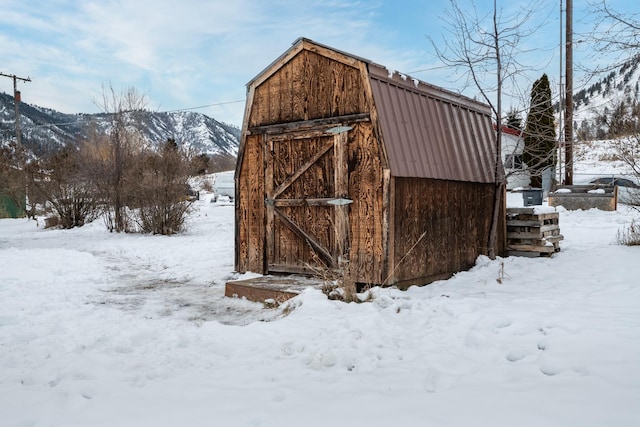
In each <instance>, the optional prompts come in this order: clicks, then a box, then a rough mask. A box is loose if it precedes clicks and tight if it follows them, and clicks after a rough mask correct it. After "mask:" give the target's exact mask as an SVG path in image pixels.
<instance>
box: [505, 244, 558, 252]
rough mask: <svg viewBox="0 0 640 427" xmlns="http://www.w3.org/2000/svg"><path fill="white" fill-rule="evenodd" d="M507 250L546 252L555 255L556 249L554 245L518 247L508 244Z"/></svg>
mask: <svg viewBox="0 0 640 427" xmlns="http://www.w3.org/2000/svg"><path fill="white" fill-rule="evenodd" d="M507 250H512V251H524V252H545V253H553V252H555V248H554V247H553V245H545V246H538V245H516V244H512V243H508V242H507Z"/></svg>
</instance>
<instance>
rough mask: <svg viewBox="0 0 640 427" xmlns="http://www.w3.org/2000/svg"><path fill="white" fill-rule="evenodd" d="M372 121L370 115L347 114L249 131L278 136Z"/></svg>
mask: <svg viewBox="0 0 640 427" xmlns="http://www.w3.org/2000/svg"><path fill="white" fill-rule="evenodd" d="M370 120H371V116H370V114H369V113H357V114H347V115H342V116H333V117H324V118H320V119H311V120H301V121H295V122H286V123H274V124H269V125H263V126H253V127H250V128H249V129H248V132H249V133H250V134H256V133H267V134H270V135H277V134H281V133H288V132H301V131H305V130H309V131H313V132H317V131H318V129H321V128H324V127H326V128H329V127H331V126H335V125H340V124H344V125H346V124H353V123H360V122H368V121H370Z"/></svg>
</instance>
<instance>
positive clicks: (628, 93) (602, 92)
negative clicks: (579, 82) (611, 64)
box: [573, 55, 640, 140]
mask: <svg viewBox="0 0 640 427" xmlns="http://www.w3.org/2000/svg"><path fill="white" fill-rule="evenodd" d="M573 101H574V129H575V131H576V136H577V137H578V138H579V139H580V140H593V139H606V138H610V137H612V136H615V135H611V134H610V130H611V129H610V125H611V123H615V122H616V120H618V119H620V118H621V116H622V115H623V114H631V115H632V116H635V117H637V116H638V101H640V55H636V56H634V57H633V58H631V59H629V60H628V61H627V62H625V63H624V64H622V65H621V66H620V67H619V68H618V69H617V70H614V71H611V72H609V73H608V74H606V75H604V76H602V77H601V78H600V79H598V80H597V81H596V82H595V83H592V84H591V85H590V86H588V87H585V88H582V89H578V90H577V91H575V90H574V96H573Z"/></svg>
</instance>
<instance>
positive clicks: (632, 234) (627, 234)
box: [618, 220, 640, 246]
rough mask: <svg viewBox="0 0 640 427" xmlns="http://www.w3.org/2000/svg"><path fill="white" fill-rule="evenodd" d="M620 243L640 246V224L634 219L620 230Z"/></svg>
mask: <svg viewBox="0 0 640 427" xmlns="http://www.w3.org/2000/svg"><path fill="white" fill-rule="evenodd" d="M618 243H619V244H621V245H626V246H640V224H638V223H637V222H636V221H635V220H633V221H631V224H629V225H627V226H626V227H625V228H624V229H622V230H618Z"/></svg>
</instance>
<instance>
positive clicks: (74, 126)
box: [0, 93, 240, 157]
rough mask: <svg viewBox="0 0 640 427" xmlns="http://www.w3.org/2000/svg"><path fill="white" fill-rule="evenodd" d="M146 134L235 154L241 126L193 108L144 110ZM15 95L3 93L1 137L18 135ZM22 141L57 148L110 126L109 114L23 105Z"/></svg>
mask: <svg viewBox="0 0 640 427" xmlns="http://www.w3.org/2000/svg"><path fill="white" fill-rule="evenodd" d="M140 114H141V122H142V125H143V134H144V136H145V138H146V139H147V140H148V141H149V142H151V143H152V144H161V143H163V142H165V141H166V140H167V139H168V138H173V139H175V140H176V142H177V143H178V144H181V145H183V146H184V147H185V148H187V149H190V150H192V151H193V152H195V153H198V154H208V155H223V156H233V157H235V156H236V155H237V152H238V145H239V141H240V129H238V128H237V127H235V126H232V125H228V124H225V123H221V122H219V121H217V120H215V119H213V118H211V117H208V116H205V115H204V114H201V113H196V112H192V111H176V112H152V111H145V112H141V113H140ZM14 115H15V114H14V102H13V96H11V95H8V94H6V93H0V140H1V141H7V140H11V139H13V138H14V137H15V121H14ZM20 116H21V120H20V127H21V131H22V132H21V133H22V143H23V145H24V146H25V147H27V148H29V149H30V150H31V151H33V153H34V154H35V155H42V154H44V153H47V152H50V151H53V150H56V149H57V148H60V147H62V146H63V145H65V144H66V143H69V142H74V141H77V140H82V139H84V138H86V137H87V135H88V131H89V128H90V126H89V125H91V124H95V125H96V126H97V127H98V128H102V129H104V128H108V127H109V120H108V116H107V115H106V114H65V113H61V112H58V111H55V110H52V109H49V108H43V107H39V106H36V105H30V104H27V103H24V102H22V103H21V104H20Z"/></svg>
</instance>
